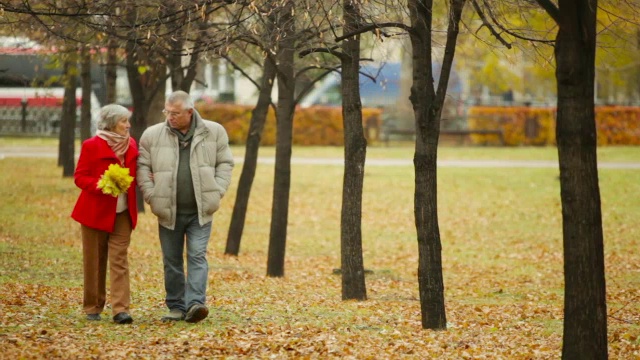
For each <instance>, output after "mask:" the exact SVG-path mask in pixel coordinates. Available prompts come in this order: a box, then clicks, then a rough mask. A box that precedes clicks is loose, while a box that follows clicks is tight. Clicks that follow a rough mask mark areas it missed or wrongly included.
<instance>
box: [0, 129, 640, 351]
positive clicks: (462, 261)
mask: <svg viewBox="0 0 640 360" xmlns="http://www.w3.org/2000/svg"><path fill="white" fill-rule="evenodd" d="M0 140H2V141H0V149H1V148H2V147H3V146H5V145H6V143H4V142H3V141H4V140H3V139H0ZM29 141H31V139H30V140H29ZM21 144H22V143H21ZM236 150H237V149H234V151H236ZM263 150H264V153H263V151H262V150H261V155H265V154H266V155H265V156H267V155H268V152H269V151H272V149H269V148H267V149H263ZM604 150H606V151H604ZM604 150H603V149H600V151H601V154H599V155H601V159H602V157H605V158H608V159H617V160H615V161H626V160H621V159H629V160H630V159H632V157H633V155H634V154H637V150H636V149H635V148H607V149H604ZM340 151H341V149H340V148H330V149H324V148H295V149H294V156H317V157H333V156H340V155H339V154H340ZM447 151H449V152H450V154H451V156H455V157H456V158H458V157H462V156H471V155H472V154H475V157H473V158H477V159H483V158H502V159H510V158H518V157H525V156H527V159H531V160H540V159H542V157H543V156H548V155H549V154H551V153H552V149H544V148H534V149H524V148H518V149H498V148H444V149H443V150H442V152H441V155H442V153H443V152H447ZM603 151H604V152H603ZM387 152H388V153H389V154H391V156H394V157H395V156H397V157H398V158H399V157H401V155H402V154H411V149H410V148H372V149H370V152H369V155H371V156H373V154H377V156H379V157H380V158H382V157H383V155H384V154H387ZM463 154H466V155H463ZM544 154H547V155H544ZM236 155H237V154H236ZM409 156H410V155H409ZM638 158H640V157H636V159H638ZM610 161H614V160H610ZM61 172H62V171H61V169H60V168H58V167H57V166H56V165H55V160H54V159H29V158H27V159H13V158H6V159H2V160H0V184H3V186H2V187H1V188H0V198H2V199H3V203H2V206H0V291H1V292H2V294H3V295H2V296H0V307H1V308H2V311H1V312H0V326H1V327H2V329H3V331H2V332H3V335H2V336H0V346H2V347H3V349H6V350H5V354H6V355H7V356H8V357H19V356H20V355H19V354H26V353H28V354H31V355H30V357H31V358H68V357H80V358H86V357H92V356H95V357H101V358H122V357H123V356H125V357H150V358H156V357H163V356H167V357H180V356H184V357H198V356H199V357H207V358H211V357H225V356H230V357H238V358H241V357H250V358H265V357H269V356H275V357H277V358H287V357H302V358H305V357H306V358H308V357H311V358H313V357H316V358H343V357H350V356H352V357H355V358H389V357H408V358H429V357H432V358H446V359H458V358H464V357H465V356H466V355H464V353H465V352H466V353H467V354H468V357H470V358H479V357H482V356H484V357H492V358H505V359H507V358H508V359H514V358H515V359H524V358H558V357H559V356H560V347H561V337H562V316H563V314H562V303H563V290H562V289H563V286H564V284H563V277H562V271H563V263H562V230H561V229H562V228H561V205H560V197H559V182H558V180H557V175H558V174H557V170H555V169H508V168H507V169H483V168H469V169H465V168H440V169H439V170H438V186H439V187H438V208H439V225H440V233H441V238H442V245H443V253H442V256H443V267H444V281H445V290H446V304H447V319H448V322H449V323H450V328H449V330H448V331H445V332H428V331H421V330H420V307H419V302H418V297H419V295H418V288H417V279H416V270H417V260H418V254H417V244H416V238H415V225H414V217H413V186H414V185H413V177H414V175H413V169H412V167H411V166H406V167H380V166H379V167H368V168H367V169H366V173H365V184H364V194H363V209H362V233H363V253H364V261H365V267H366V268H367V269H369V270H372V271H373V273H372V274H370V275H367V293H368V298H369V300H367V301H364V302H354V301H347V302H343V301H341V299H340V297H341V289H340V280H341V279H340V277H339V276H338V275H335V274H333V269H335V268H338V267H339V266H340V209H341V189H342V176H343V169H342V167H341V166H320V165H293V167H292V185H291V196H290V210H289V214H290V217H289V227H288V237H287V254H286V264H285V277H284V278H282V279H272V278H267V277H266V276H265V272H266V254H267V247H268V239H269V224H270V211H271V199H272V186H273V166H272V165H265V164H260V165H259V166H258V170H257V174H256V178H255V183H254V187H253V189H252V193H251V199H250V204H249V209H248V213H247V221H246V225H245V233H244V237H243V239H242V244H241V254H240V256H239V257H238V258H234V257H226V256H224V255H223V254H222V253H223V251H224V247H225V240H226V232H227V229H228V226H229V221H230V216H231V211H232V207H233V202H234V199H235V191H236V186H237V181H238V177H239V174H240V166H238V167H237V168H236V169H235V170H234V177H233V182H232V187H231V188H230V190H229V192H228V195H227V196H226V197H225V199H224V200H223V205H222V208H221V209H220V211H219V212H218V213H217V214H216V216H215V220H214V231H213V235H212V238H211V242H210V247H209V260H210V269H211V272H210V278H209V291H208V296H209V298H208V305H209V306H210V308H211V310H212V311H211V314H212V315H211V316H210V317H209V318H208V319H207V320H205V321H204V322H203V323H201V324H198V325H196V326H193V325H189V324H186V323H178V324H163V323H161V322H159V321H158V319H159V317H160V316H161V315H162V314H163V312H164V311H165V309H164V304H163V302H164V291H163V284H162V264H161V257H160V249H159V245H158V240H157V223H156V220H155V218H154V217H153V215H151V214H150V213H149V212H146V213H144V214H141V216H140V222H139V226H138V228H137V229H136V230H135V232H134V233H133V237H132V244H131V247H130V253H129V254H130V272H131V281H132V315H133V316H134V318H135V319H136V322H135V323H134V324H133V325H132V326H129V327H121V326H116V325H113V324H112V323H111V322H108V321H106V320H105V321H102V322H100V323H89V322H86V321H84V320H83V317H82V314H81V303H82V261H81V242H80V232H79V225H78V224H76V223H75V222H74V221H73V220H71V219H70V218H69V214H70V213H71V210H72V208H73V204H74V203H75V200H76V198H77V195H78V190H77V189H76V188H75V186H74V184H73V181H72V179H70V178H61V176H60V174H61ZM599 175H600V189H601V196H602V214H603V215H602V216H603V226H604V236H605V256H606V266H607V285H608V289H607V294H608V310H609V314H610V315H612V316H613V317H611V318H609V339H610V356H611V357H612V358H626V356H627V355H628V354H631V353H633V351H636V352H638V351H640V343H639V342H638V337H637V334H638V333H639V331H640V326H639V325H638V323H639V321H640V316H639V315H638V314H640V305H639V304H640V298H639V297H638V296H639V295H638V294H637V289H638V286H639V285H640V272H639V271H638V270H639V269H640V254H639V253H638V251H637V249H639V248H640V226H638V225H639V220H638V219H640V202H639V201H634V200H633V199H634V196H635V195H634V194H640V171H638V170H608V169H603V170H600V173H599ZM105 314H106V315H107V316H109V315H110V311H109V310H108V309H107V311H106V312H105ZM634 334H636V335H634ZM461 344H463V345H461ZM504 344H509V346H504ZM115 348H117V349H121V350H122V353H119V352H116V351H113V350H112V349H115ZM123 354H126V355H123Z"/></svg>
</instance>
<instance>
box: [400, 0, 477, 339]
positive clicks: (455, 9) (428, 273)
mask: <svg viewBox="0 0 640 360" xmlns="http://www.w3.org/2000/svg"><path fill="white" fill-rule="evenodd" d="M464 4H465V1H464V0H450V1H449V9H450V14H449V27H448V29H447V43H446V45H445V56H444V59H443V66H442V72H441V75H440V79H439V84H438V88H437V89H438V91H437V92H436V91H435V89H434V83H433V82H434V80H433V72H432V57H431V46H432V40H431V24H432V11H431V10H432V7H433V2H432V1H431V0H410V1H409V3H408V5H409V12H410V19H411V27H412V30H411V32H410V39H411V46H412V51H413V84H412V87H411V96H410V100H411V103H412V105H413V110H414V114H415V121H416V145H415V155H414V159H413V162H414V167H415V195H414V213H415V222H416V230H417V236H418V262H419V264H418V283H419V292H420V308H421V314H422V327H423V328H425V329H435V330H443V329H446V326H447V319H446V311H445V302H444V281H443V276H442V243H441V239H440V229H439V225H438V206H437V205H438V197H437V190H438V187H437V166H436V161H437V157H438V138H439V136H440V115H441V112H442V106H443V104H444V99H445V95H446V91H447V83H448V80H449V75H450V72H451V67H452V63H453V58H454V54H455V44H456V41H457V36H458V24H459V22H460V17H461V14H462V9H463V7H464Z"/></svg>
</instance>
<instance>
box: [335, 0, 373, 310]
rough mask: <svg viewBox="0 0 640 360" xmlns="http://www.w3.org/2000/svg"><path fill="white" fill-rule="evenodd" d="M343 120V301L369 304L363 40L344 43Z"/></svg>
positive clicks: (348, 18) (348, 27)
mask: <svg viewBox="0 0 640 360" xmlns="http://www.w3.org/2000/svg"><path fill="white" fill-rule="evenodd" d="M343 7H344V16H343V19H344V30H343V33H345V34H348V33H351V32H354V31H355V30H356V29H357V28H358V24H359V21H360V8H359V4H358V2H357V0H344V1H343ZM341 62H342V84H341V86H342V88H341V91H342V119H343V124H344V144H345V147H344V159H345V163H344V165H345V166H344V178H343V182H342V212H341V219H340V254H341V263H342V264H341V268H342V299H343V300H352V299H355V300H366V299H367V288H366V284H365V276H364V263H363V258H362V188H363V183H364V165H365V159H366V154H367V140H366V139H365V137H364V130H363V128H362V103H361V102H360V73H359V69H360V36H353V37H350V38H347V39H345V40H343V41H342V56H341Z"/></svg>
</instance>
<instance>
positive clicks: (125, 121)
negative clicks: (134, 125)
mask: <svg viewBox="0 0 640 360" xmlns="http://www.w3.org/2000/svg"><path fill="white" fill-rule="evenodd" d="M130 128H131V124H130V123H129V118H128V117H123V118H121V119H120V120H118V122H117V123H116V126H115V127H114V129H113V132H114V133H116V134H118V135H122V136H127V134H129V129H130Z"/></svg>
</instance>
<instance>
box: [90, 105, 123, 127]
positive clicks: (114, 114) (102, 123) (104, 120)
mask: <svg viewBox="0 0 640 360" xmlns="http://www.w3.org/2000/svg"><path fill="white" fill-rule="evenodd" d="M129 117H131V111H129V109H127V108H126V107H124V106H122V105H118V104H109V105H105V106H103V107H102V108H101V109H100V118H99V119H98V124H97V125H96V126H97V128H98V130H112V129H113V128H115V126H116V124H117V123H118V121H119V120H120V119H122V118H127V119H128V118H129Z"/></svg>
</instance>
